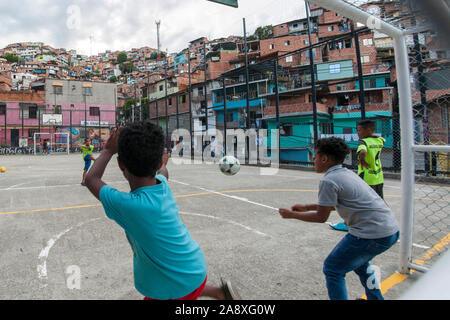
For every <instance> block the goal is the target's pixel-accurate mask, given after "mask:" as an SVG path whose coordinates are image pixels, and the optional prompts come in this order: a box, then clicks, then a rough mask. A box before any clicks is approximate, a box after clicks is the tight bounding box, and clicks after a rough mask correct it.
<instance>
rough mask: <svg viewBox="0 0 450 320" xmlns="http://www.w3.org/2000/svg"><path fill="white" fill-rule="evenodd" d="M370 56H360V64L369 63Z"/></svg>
mask: <svg viewBox="0 0 450 320" xmlns="http://www.w3.org/2000/svg"><path fill="white" fill-rule="evenodd" d="M369 61H370V56H361V63H369Z"/></svg>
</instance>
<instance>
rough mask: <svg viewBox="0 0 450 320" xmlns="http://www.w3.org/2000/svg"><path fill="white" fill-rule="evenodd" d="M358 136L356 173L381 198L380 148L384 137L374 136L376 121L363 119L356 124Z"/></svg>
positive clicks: (382, 177) (382, 179) (381, 170)
mask: <svg viewBox="0 0 450 320" xmlns="http://www.w3.org/2000/svg"><path fill="white" fill-rule="evenodd" d="M356 128H357V132H358V137H359V144H358V149H357V150H356V152H357V154H358V175H359V176H360V177H361V178H362V179H363V180H364V181H365V182H367V184H368V185H369V186H371V187H372V189H373V190H375V192H376V193H378V195H379V196H380V197H381V198H382V199H383V198H384V195H383V184H384V176H383V167H382V166H381V150H382V149H383V147H384V143H385V142H386V139H385V138H383V137H379V136H375V135H374V132H375V130H376V123H375V122H374V121H370V120H363V121H361V122H359V123H358V125H357V127H356Z"/></svg>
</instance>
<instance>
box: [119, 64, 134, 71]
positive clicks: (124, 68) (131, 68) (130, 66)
mask: <svg viewBox="0 0 450 320" xmlns="http://www.w3.org/2000/svg"><path fill="white" fill-rule="evenodd" d="M119 69H120V71H121V72H122V73H130V72H133V71H134V70H136V67H135V66H134V64H133V63H132V62H127V63H121V64H120V65H119Z"/></svg>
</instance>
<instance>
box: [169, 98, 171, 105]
mask: <svg viewBox="0 0 450 320" xmlns="http://www.w3.org/2000/svg"><path fill="white" fill-rule="evenodd" d="M171 105H172V98H169V106H171Z"/></svg>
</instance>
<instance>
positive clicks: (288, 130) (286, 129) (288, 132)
mask: <svg viewBox="0 0 450 320" xmlns="http://www.w3.org/2000/svg"><path fill="white" fill-rule="evenodd" d="M292 134H293V130H292V124H282V125H281V126H280V136H282V137H289V136H292Z"/></svg>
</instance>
